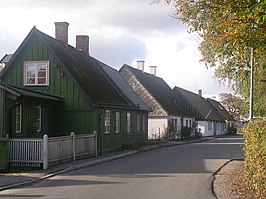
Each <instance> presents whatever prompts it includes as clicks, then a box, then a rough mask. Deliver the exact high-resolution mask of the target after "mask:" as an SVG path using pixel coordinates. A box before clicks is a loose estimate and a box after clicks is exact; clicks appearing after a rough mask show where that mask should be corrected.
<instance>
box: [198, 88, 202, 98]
mask: <svg viewBox="0 0 266 199" xmlns="http://www.w3.org/2000/svg"><path fill="white" fill-rule="evenodd" d="M198 94H199V96H201V97H202V90H201V89H199V90H198Z"/></svg>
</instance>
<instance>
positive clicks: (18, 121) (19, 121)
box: [16, 104, 22, 133]
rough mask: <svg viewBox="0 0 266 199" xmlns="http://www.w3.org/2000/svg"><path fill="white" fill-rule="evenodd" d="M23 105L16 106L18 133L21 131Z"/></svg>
mask: <svg viewBox="0 0 266 199" xmlns="http://www.w3.org/2000/svg"><path fill="white" fill-rule="evenodd" d="M21 115H22V105H21V104H20V105H18V106H17V107H16V133H21Z"/></svg>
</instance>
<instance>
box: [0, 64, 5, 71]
mask: <svg viewBox="0 0 266 199" xmlns="http://www.w3.org/2000/svg"><path fill="white" fill-rule="evenodd" d="M3 68H4V67H3V65H2V64H0V73H1V72H2V70H3Z"/></svg>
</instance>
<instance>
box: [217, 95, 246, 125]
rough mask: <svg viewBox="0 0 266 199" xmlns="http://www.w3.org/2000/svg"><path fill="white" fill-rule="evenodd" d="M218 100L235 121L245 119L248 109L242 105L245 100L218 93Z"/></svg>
mask: <svg viewBox="0 0 266 199" xmlns="http://www.w3.org/2000/svg"><path fill="white" fill-rule="evenodd" d="M219 98H220V103H221V104H222V105H223V107H224V108H225V109H226V110H227V111H228V112H229V113H230V115H232V116H233V117H234V119H235V120H237V121H240V120H242V119H244V118H247V113H248V111H247V110H248V107H247V106H246V104H245V103H244V101H245V99H243V98H241V97H238V96H235V95H233V94H231V93H220V94H219Z"/></svg>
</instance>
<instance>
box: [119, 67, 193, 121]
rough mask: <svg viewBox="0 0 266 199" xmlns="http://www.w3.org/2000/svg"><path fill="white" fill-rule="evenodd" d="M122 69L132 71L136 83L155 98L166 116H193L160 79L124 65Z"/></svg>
mask: <svg viewBox="0 0 266 199" xmlns="http://www.w3.org/2000/svg"><path fill="white" fill-rule="evenodd" d="M123 67H127V68H129V69H130V70H131V71H132V73H133V74H134V75H135V76H136V78H137V79H138V81H139V82H140V83H141V84H142V85H143V86H144V87H145V88H146V89H147V90H148V91H149V93H150V94H151V95H153V96H154V97H155V98H156V100H157V101H158V102H159V103H160V104H161V105H162V107H163V108H164V109H165V110H166V111H167V112H168V114H171V115H177V116H192V117H193V116H194V115H193V114H192V113H191V112H190V111H189V110H188V109H187V108H185V107H184V106H183V104H182V102H181V101H180V100H179V99H178V98H176V96H175V94H174V93H173V90H172V89H171V88H170V86H169V85H168V84H167V83H166V82H165V81H164V80H163V79H162V78H160V77H157V76H155V75H153V74H149V73H146V72H142V71H141V70H138V69H136V68H133V67H131V66H128V65H126V64H125V65H124V66H123ZM120 70H121V69H120Z"/></svg>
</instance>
